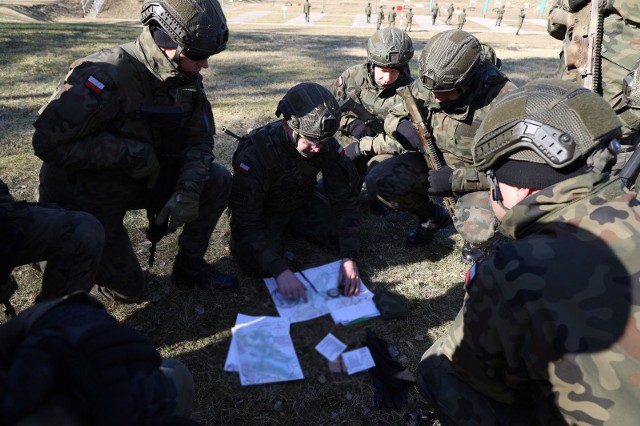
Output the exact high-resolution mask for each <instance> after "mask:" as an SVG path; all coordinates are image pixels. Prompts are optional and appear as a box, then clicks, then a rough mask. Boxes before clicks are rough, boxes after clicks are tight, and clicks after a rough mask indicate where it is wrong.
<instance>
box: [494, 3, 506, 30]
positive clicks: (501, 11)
mask: <svg viewBox="0 0 640 426" xmlns="http://www.w3.org/2000/svg"><path fill="white" fill-rule="evenodd" d="M496 13H497V14H498V16H497V17H496V24H495V26H496V27H499V26H500V24H501V23H502V18H503V17H504V6H503V7H501V8H499V9H497V10H496Z"/></svg>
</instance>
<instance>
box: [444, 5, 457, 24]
mask: <svg viewBox="0 0 640 426" xmlns="http://www.w3.org/2000/svg"><path fill="white" fill-rule="evenodd" d="M455 10H456V8H455V7H453V3H451V4H450V5H449V8H448V9H447V20H446V21H444V23H445V24H447V25H451V18H453V12H455ZM458 29H461V28H458Z"/></svg>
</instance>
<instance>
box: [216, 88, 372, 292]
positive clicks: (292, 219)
mask: <svg viewBox="0 0 640 426" xmlns="http://www.w3.org/2000/svg"><path fill="white" fill-rule="evenodd" d="M276 115H277V116H278V117H282V118H281V119H280V120H278V121H275V122H272V123H270V124H267V125H265V126H263V127H260V128H258V129H256V130H254V131H253V132H251V133H249V134H248V135H246V136H244V137H243V138H242V139H241V140H240V141H239V142H238V148H237V149H236V152H235V153H234V154H233V168H234V170H235V173H234V175H233V190H232V191H231V197H230V202H229V204H230V208H231V244H230V248H231V254H232V256H233V258H234V259H235V260H236V262H237V263H238V264H239V265H240V267H241V268H242V270H243V271H244V272H245V273H246V274H248V275H251V276H256V277H273V278H274V279H275V280H276V283H277V285H278V291H279V292H280V294H281V295H282V296H283V297H284V298H286V299H298V298H301V299H303V300H304V301H305V302H306V301H307V300H308V299H307V291H311V289H308V288H307V285H305V284H303V283H302V282H300V280H298V278H297V277H296V276H295V274H294V273H293V271H292V270H291V268H290V266H289V264H288V263H287V259H286V258H285V241H284V239H283V237H284V231H285V230H286V229H291V230H294V231H296V232H299V233H301V234H302V235H304V236H305V237H307V238H309V239H310V240H311V241H314V242H316V243H318V244H320V245H321V246H323V247H325V248H328V249H336V251H338V252H339V256H340V258H341V259H342V262H341V266H340V277H339V284H344V286H345V292H344V294H345V295H347V296H350V295H354V294H357V293H358V292H359V289H360V278H359V275H358V267H357V266H356V262H355V256H356V255H357V251H358V248H359V242H358V232H359V227H360V221H359V212H358V193H359V191H360V187H359V180H358V176H357V173H356V170H355V167H354V165H353V162H352V161H351V160H349V158H348V157H346V156H345V155H344V148H342V147H341V146H340V144H339V143H338V141H337V140H336V139H335V138H334V137H333V135H334V133H335V132H336V131H337V130H338V126H339V120H340V107H339V106H338V102H337V101H336V99H335V98H334V97H333V95H332V94H331V92H329V90H327V89H326V88H324V87H322V86H320V85H319V84H316V83H300V84H298V85H296V86H294V87H292V88H291V89H289V91H287V93H286V95H285V96H284V97H283V98H282V100H281V101H280V102H279V103H278V108H277V110H276ZM318 175H321V176H322V184H318Z"/></svg>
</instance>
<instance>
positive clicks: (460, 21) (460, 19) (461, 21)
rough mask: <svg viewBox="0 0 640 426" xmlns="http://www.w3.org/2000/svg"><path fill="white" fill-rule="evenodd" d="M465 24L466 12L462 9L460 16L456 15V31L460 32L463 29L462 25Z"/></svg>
mask: <svg viewBox="0 0 640 426" xmlns="http://www.w3.org/2000/svg"><path fill="white" fill-rule="evenodd" d="M465 22H467V12H466V11H465V10H464V9H462V12H460V15H458V29H459V30H461V29H462V27H464V23H465Z"/></svg>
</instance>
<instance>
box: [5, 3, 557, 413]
mask: <svg viewBox="0 0 640 426" xmlns="http://www.w3.org/2000/svg"><path fill="white" fill-rule="evenodd" d="M315 3H318V2H317V1H316V2H315ZM236 4H239V3H234V4H233V5H234V6H230V5H227V8H229V9H231V8H232V7H235V5H236ZM246 6H247V4H243V5H242V7H244V8H246ZM117 7H118V4H117V3H114V4H113V5H112V8H113V9H112V10H116V9H117ZM238 7H239V6H238ZM314 7H317V8H319V7H320V5H319V4H317V5H316V6H314ZM354 7H355V6H354ZM358 7H360V6H358ZM243 10H244V9H243ZM316 10H319V9H316ZM139 31H140V29H139V28H138V27H136V26H134V25H132V24H131V23H130V22H127V23H121V24H100V23H98V22H91V23H87V22H86V21H82V22H67V21H64V22H57V23H42V24H6V23H5V24H3V25H1V26H0V43H2V45H3V46H6V48H5V50H4V52H3V55H2V56H1V57H0V127H1V128H2V130H3V131H2V132H1V133H0V155H1V156H0V177H2V179H3V180H5V182H7V183H8V184H9V185H10V186H11V189H12V192H13V194H14V195H15V196H16V198H18V199H28V200H35V199H36V197H37V195H36V189H37V170H38V168H39V160H38V159H37V158H36V157H35V156H33V154H32V153H31V142H30V138H31V132H32V126H31V123H32V122H33V120H34V119H35V117H36V116H37V115H36V111H37V110H38V109H39V108H40V106H41V105H42V104H43V103H44V102H46V100H47V99H48V97H49V96H50V94H51V92H52V91H53V90H54V88H55V85H56V84H57V82H58V81H59V80H60V79H61V78H62V77H63V76H64V75H65V73H66V71H67V69H68V65H69V64H70V63H71V62H72V61H73V60H75V59H77V58H79V57H81V56H83V55H85V54H88V53H90V52H93V51H96V50H98V49H101V48H105V47H109V46H113V45H116V44H119V43H122V42H126V41H129V40H132V39H133V38H135V37H136V36H137V34H138V33H139ZM372 31H373V30H372V29H363V30H360V29H349V28H335V29H331V31H330V34H327V32H328V31H327V28H321V27H319V26H316V27H314V28H307V27H303V28H299V27H286V26H279V27H273V26H260V25H255V26H251V27H248V28H247V27H244V26H241V25H238V26H237V27H234V26H232V27H231V39H230V42H229V46H228V50H227V51H225V52H223V53H222V54H220V55H218V56H215V57H214V58H212V61H211V66H210V68H209V69H208V70H205V72H203V74H204V82H205V86H206V90H207V92H208V94H209V97H210V99H211V101H212V104H213V108H214V114H215V117H216V124H217V126H218V128H220V127H221V126H225V127H228V128H230V129H232V130H233V131H235V132H236V133H239V134H244V133H246V132H248V131H249V130H250V129H252V128H255V127H258V126H260V125H262V124H264V123H266V122H268V121H271V120H274V119H275V117H274V111H275V107H276V104H277V102H278V100H279V99H280V98H281V97H282V95H283V94H284V93H285V92H286V90H287V89H288V88H289V87H291V86H292V85H294V84H296V83H298V82H301V81H317V82H319V83H321V84H324V85H328V84H330V83H331V82H332V81H333V79H334V78H336V76H337V75H339V74H340V73H341V72H342V71H343V70H344V69H346V68H347V67H349V66H351V65H354V64H356V63H359V62H362V61H364V60H365V46H366V40H367V37H368V36H369V35H370V34H371V33H372ZM477 35H478V37H479V38H480V39H481V40H482V41H486V42H489V43H491V44H493V45H494V47H495V48H496V50H497V51H498V54H499V56H501V57H502V59H503V62H504V67H503V69H504V70H505V72H507V74H508V75H510V76H511V77H512V80H513V81H514V82H515V83H516V84H518V85H521V84H523V83H525V82H526V81H528V80H529V79H531V78H537V77H545V76H550V75H552V73H553V71H554V70H555V66H556V62H555V58H556V54H557V51H558V50H559V48H560V47H559V44H558V43H557V42H555V40H552V39H551V38H550V37H540V36H537V37H534V36H523V37H521V38H519V40H518V42H519V43H518V44H514V43H512V42H509V41H507V40H505V37H504V35H499V34H498V35H493V34H491V33H478V34H477ZM430 36H431V34H430V33H429V32H426V31H424V32H416V33H415V34H414V33H412V37H413V39H414V44H415V47H416V51H417V52H419V50H420V49H422V47H423V46H424V44H425V42H426V41H427V40H428V38H429V37H430ZM416 57H417V55H416ZM413 66H414V71H415V66H416V62H415V60H414V61H413ZM234 149H235V143H234V141H233V140H232V138H230V137H228V136H226V135H224V134H222V132H219V135H218V136H217V139H216V156H217V161H218V162H220V163H221V164H223V165H225V166H227V167H229V166H230V159H231V155H232V153H233V151H234ZM126 225H127V227H128V229H129V231H130V234H131V238H132V241H133V244H134V248H135V250H136V251H137V253H138V255H139V260H140V263H141V264H142V265H146V260H147V249H148V243H146V242H145V240H144V231H145V227H146V219H145V217H144V213H142V212H132V213H130V214H129V215H127V217H126ZM413 226H415V223H414V219H413V218H412V217H411V216H410V215H407V214H404V213H392V214H391V215H389V216H387V217H384V218H381V217H378V216H374V215H372V214H370V213H369V212H363V225H362V234H361V238H362V247H363V250H362V253H361V255H360V258H359V261H358V264H359V267H360V271H361V274H362V276H363V279H364V281H365V282H366V283H367V285H368V286H369V287H370V288H371V289H372V290H373V291H374V292H376V291H380V290H382V289H388V290H390V291H393V292H396V293H398V294H401V295H402V296H403V297H404V298H405V299H406V302H407V304H408V306H409V307H410V309H411V312H412V315H411V317H410V318H408V319H406V320H389V321H385V320H382V319H374V320H370V321H368V322H366V323H363V324H358V325H354V326H348V327H345V326H336V325H334V324H333V323H332V321H331V319H330V318H329V317H323V318H320V319H318V320H314V321H309V322H305V323H299V324H293V325H292V326H291V335H292V339H293V341H294V345H295V348H296V351H297V354H298V357H299V359H300V362H301V365H302V369H303V371H304V373H305V379H304V380H301V381H297V382H291V383H282V384H270V385H261V386H252V387H242V386H240V383H239V379H238V377H237V375H235V374H228V373H225V372H224V371H223V368H222V367H223V364H224V359H225V357H226V353H227V351H228V348H229V339H230V329H231V327H232V326H233V324H234V322H235V317H236V315H237V314H238V313H243V314H248V315H276V314H277V312H276V310H275V308H274V306H273V304H272V302H271V300H270V298H269V295H268V293H267V291H266V288H265V286H264V285H263V283H262V282H260V281H259V280H255V279H251V278H248V277H245V276H243V274H242V273H241V271H240V270H239V269H238V267H237V266H236V265H235V264H234V262H233V259H231V257H230V256H229V253H228V238H229V226H228V219H227V217H226V216H223V218H222V220H221V222H220V223H219V225H218V227H217V228H216V231H215V233H214V235H213V237H212V240H211V245H210V248H209V251H208V253H207V260H208V261H210V262H212V263H213V264H215V265H216V266H217V267H218V268H219V269H221V270H223V271H226V272H229V273H233V274H235V275H236V276H237V277H238V278H239V280H240V281H241V285H240V287H239V289H238V290H237V291H236V292H233V293H219V292H215V291H208V290H184V289H178V288H175V287H173V286H172V285H171V284H170V282H169V279H168V276H169V274H170V270H171V265H172V260H173V256H175V253H176V250H177V242H176V236H175V235H171V236H169V237H167V238H165V239H164V240H162V242H161V243H160V244H159V246H158V251H157V253H156V265H155V266H154V267H153V269H151V270H148V271H147V272H146V274H147V279H148V281H149V283H150V286H151V289H150V294H149V298H148V300H147V301H146V302H144V303H142V304H140V305H134V306H123V305H118V304H114V303H109V302H106V304H107V307H108V309H109V310H110V311H111V312H112V313H113V314H114V315H115V316H116V317H117V318H118V319H119V320H121V321H122V322H123V323H124V324H126V325H128V326H131V327H133V328H135V329H137V330H140V331H141V332H143V333H145V334H147V335H148V336H149V337H150V338H151V340H152V341H153V342H154V344H156V345H157V347H158V348H159V350H160V352H161V353H162V354H163V355H164V356H173V357H177V358H179V359H181V360H183V361H184V362H186V363H187V365H188V366H189V368H190V369H191V371H192V372H193V374H194V377H195V380H196V387H197V401H196V410H195V413H194V418H195V419H196V420H198V421H200V422H202V423H203V424H205V425H229V424H264V425H300V424H302V425H337V424H349V425H351V424H358V425H399V424H432V421H431V420H428V418H429V411H430V410H429V407H428V406H427V405H426V404H425V403H424V401H423V400H422V399H421V397H420V395H419V394H418V392H417V391H416V390H412V391H411V392H410V395H409V402H408V404H406V405H405V407H404V408H403V409H402V410H399V411H386V410H377V409H375V408H373V407H372V406H371V397H372V390H373V388H372V385H371V381H370V379H369V377H368V375H367V374H357V375H354V376H345V375H341V374H331V373H329V372H328V369H327V364H326V362H325V361H324V360H323V358H322V357H321V356H320V355H319V354H318V353H316V352H315V350H314V346H315V345H316V344H317V342H318V341H320V339H321V338H322V337H324V336H325V335H326V333H328V332H331V333H333V334H335V335H336V336H337V337H338V338H339V339H341V340H342V341H344V342H345V343H347V344H348V345H349V348H350V349H354V348H357V347H360V346H361V344H362V341H363V339H364V329H365V328H367V327H371V328H372V329H373V330H374V331H375V333H376V334H377V335H378V336H380V337H382V338H384V339H386V340H387V341H389V342H390V343H392V344H393V345H395V346H396V347H397V348H398V349H399V350H400V352H401V354H402V355H403V356H404V358H403V359H405V363H406V365H407V366H408V368H409V369H411V370H413V369H414V368H415V366H416V365H417V363H418V362H419V360H420V356H421V355H422V353H423V352H424V351H425V350H426V349H427V348H428V347H429V345H430V344H431V343H432V342H433V341H434V340H435V339H436V338H437V337H438V336H440V335H441V334H442V333H444V331H445V330H446V327H447V326H448V324H449V323H450V322H451V320H452V319H453V318H454V316H455V314H456V312H457V310H458V309H459V307H460V305H461V303H462V299H463V295H464V290H463V289H462V281H463V278H464V273H465V272H466V269H467V266H466V265H464V264H463V263H461V262H460V260H459V257H460V246H461V245H462V241H461V240H460V237H459V236H458V235H457V234H455V232H454V231H453V230H452V229H447V230H445V231H443V232H440V233H439V235H437V238H436V240H435V242H434V243H433V244H432V245H430V246H429V247H426V248H421V249H410V248H406V247H404V246H403V244H402V241H403V239H404V234H405V232H406V231H407V230H409V229H410V228H412V227H413ZM288 241H290V244H289V247H288V249H289V250H290V251H292V252H293V253H294V254H295V256H296V259H297V260H298V262H299V263H301V264H302V265H304V266H305V267H309V266H315V265H319V264H323V263H327V262H330V261H333V260H335V257H336V255H337V254H336V253H328V252H323V251H322V250H320V249H318V248H317V247H315V246H313V245H309V244H308V243H306V242H305V241H303V240H300V239H299V238H298V237H297V236H295V235H291V236H289V240H288ZM16 278H17V280H18V281H19V283H20V289H19V291H18V292H17V294H16V295H15V296H14V298H13V302H14V304H15V305H16V307H17V309H18V310H22V309H24V308H25V307H27V306H28V305H30V304H31V303H32V302H33V299H34V297H35V295H36V294H37V292H38V291H39V286H40V280H41V276H40V275H39V274H38V273H36V272H35V271H34V270H33V269H31V268H30V267H19V268H17V270H16ZM0 321H1V319H0ZM324 379H326V380H324ZM436 424H437V422H436Z"/></svg>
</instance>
